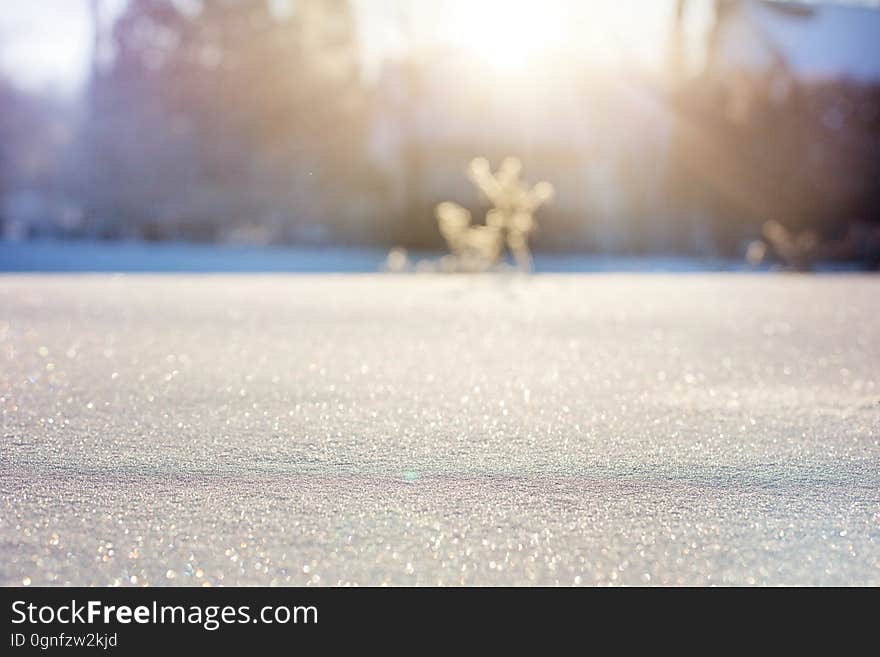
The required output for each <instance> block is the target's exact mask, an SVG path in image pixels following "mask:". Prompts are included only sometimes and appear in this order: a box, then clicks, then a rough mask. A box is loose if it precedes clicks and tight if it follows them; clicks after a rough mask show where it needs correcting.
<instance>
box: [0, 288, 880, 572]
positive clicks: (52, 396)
mask: <svg viewBox="0 0 880 657" xmlns="http://www.w3.org/2000/svg"><path fill="white" fill-rule="evenodd" d="M0 364H2V367H0V409H2V440H0V584H5V585H22V584H30V585H35V586H36V585H47V584H53V585H62V584H74V585H88V584H98V585H107V584H120V585H131V584H137V585H144V584H152V585H169V584H175V585H181V584H183V585H202V584H211V585H219V584H226V585H233V584H279V585H285V584H294V585H303V584H313V585H314V584H320V585H337V584H349V583H351V584H383V583H389V584H562V585H569V584H646V583H647V584H871V585H880V278H870V277H867V276H855V275H852V276H851V275H840V276H823V277H809V276H797V275H776V276H769V275H736V274H715V275H713V274H699V275H666V276H663V275H594V276H576V275H575V276H537V277H533V278H520V277H502V276H486V277H483V278H479V277H463V276H462V277H459V276H429V275H425V276H399V277H396V276H381V275H375V276H345V275H338V276H323V275H321V276H301V275H299V276H298V275H273V276H260V275H253V276H106V275H96V276H91V275H85V276H71V275H66V276H5V277H0Z"/></svg>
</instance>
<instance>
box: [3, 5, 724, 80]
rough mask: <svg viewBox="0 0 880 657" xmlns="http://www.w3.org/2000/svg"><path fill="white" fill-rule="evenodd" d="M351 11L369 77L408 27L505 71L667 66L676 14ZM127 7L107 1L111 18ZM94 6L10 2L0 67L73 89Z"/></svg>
mask: <svg viewBox="0 0 880 657" xmlns="http://www.w3.org/2000/svg"><path fill="white" fill-rule="evenodd" d="M292 1H293V2H294V3H295V1H296V0H292ZM352 2H353V5H354V7H355V10H356V12H357V16H358V19H359V26H360V30H361V47H362V49H363V52H364V59H365V65H366V67H367V71H368V72H369V71H370V70H375V68H376V67H377V66H378V64H379V63H380V62H381V61H382V59H383V57H385V56H387V55H389V54H394V53H395V52H400V51H401V50H403V49H404V48H405V47H406V40H405V39H404V38H403V37H402V34H401V30H400V27H401V25H402V24H407V22H408V24H409V25H411V33H412V38H413V40H414V41H415V42H416V44H418V45H420V46H431V45H439V44H443V43H447V44H452V45H453V46H454V47H456V48H459V49H464V50H468V51H471V52H473V53H474V54H475V55H476V56H480V57H482V58H484V59H486V60H487V61H489V62H490V63H493V64H497V65H499V66H502V67H505V66H506V67H516V66H520V65H523V64H525V63H526V62H527V60H528V58H529V57H531V56H533V55H535V54H538V53H540V52H543V51H546V50H553V49H559V48H560V47H561V49H565V50H567V51H569V52H576V53H577V54H578V56H583V57H585V58H588V59H589V60H591V61H594V62H609V63H614V62H617V61H620V60H622V59H623V60H635V61H637V62H639V63H641V64H643V65H647V66H649V67H650V66H652V65H657V64H658V63H659V62H660V60H661V58H662V53H663V47H664V39H665V38H666V35H667V33H668V30H669V27H670V25H671V20H672V18H671V16H672V7H673V1H672V0H651V1H649V2H645V1H644V0H639V1H636V0H630V1H629V2H620V1H619V0H592V1H587V0H352ZM124 3H125V0H104V5H105V6H106V8H107V9H108V10H109V13H111V14H112V13H114V12H118V11H119V9H120V8H121V7H122V6H123V5H124ZM704 4H705V6H706V7H708V6H709V2H707V1H705V0H704ZM88 7H89V0H4V6H3V11H2V12H0V67H2V69H3V70H4V71H6V72H8V73H10V74H12V75H13V77H14V78H15V79H16V81H17V82H18V83H19V84H22V85H23V86H26V87H28V88H31V89H43V88H47V87H48V88H55V89H58V90H61V91H71V90H74V89H76V88H77V86H78V85H79V84H80V83H81V82H82V80H83V78H84V76H85V72H86V70H87V62H88V56H89V51H90V47H91V46H90V44H91V32H90V25H89V14H88ZM536 8H537V10H536Z"/></svg>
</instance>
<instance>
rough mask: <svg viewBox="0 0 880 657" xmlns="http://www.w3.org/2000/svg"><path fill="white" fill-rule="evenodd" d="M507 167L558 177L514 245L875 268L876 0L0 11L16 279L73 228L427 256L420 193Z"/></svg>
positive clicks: (47, 3) (94, 3)
mask: <svg viewBox="0 0 880 657" xmlns="http://www.w3.org/2000/svg"><path fill="white" fill-rule="evenodd" d="M508 155H514V156H517V157H519V158H520V159H521V160H522V162H523V164H524V175H525V177H526V178H527V179H528V180H530V181H532V182H535V181H537V180H548V181H550V182H551V183H553V185H554V187H555V189H556V198H555V199H554V201H553V203H551V204H549V205H547V206H546V207H542V208H541V210H540V211H539V213H538V217H537V218H538V222H539V225H540V230H539V232H537V233H536V234H535V236H534V239H533V248H534V250H535V251H536V252H537V253H538V254H539V255H540V254H559V257H569V258H574V259H575V260H576V258H577V257H580V256H584V257H603V258H609V259H613V258H623V257H634V256H642V257H682V258H695V259H707V258H709V259H717V260H719V261H725V260H726V261H729V262H745V261H746V260H748V261H749V262H751V263H752V264H753V265H757V264H759V263H761V264H767V263H769V264H773V263H780V264H783V265H788V266H792V267H796V268H804V269H809V268H813V267H815V266H818V265H823V264H828V263H837V264H838V265H841V266H846V267H851V268H861V269H876V268H877V267H878V266H880V9H878V7H877V3H855V2H810V3H806V2H776V1H759V0H742V1H731V0H653V1H652V2H615V1H611V0H594V1H580V0H570V1H566V0H541V2H537V1H531V0H523V1H521V2H520V1H516V0H470V1H469V0H447V1H441V0H29V1H28V2H5V3H3V7H2V9H0V236H2V240H3V243H2V244H0V269H16V268H21V269H27V268H29V265H30V266H33V267H37V264H34V263H39V262H40V261H39V257H40V256H39V253H40V251H39V249H36V250H35V248H34V247H33V245H39V247H40V248H45V245H46V244H51V245H52V250H51V251H49V252H46V251H45V250H44V251H43V252H42V253H44V255H45V253H49V254H50V257H51V258H54V259H56V260H57V259H59V258H60V259H62V260H65V259H71V260H75V258H76V256H75V254H76V253H77V249H78V248H79V249H81V251H80V252H82V253H86V254H88V253H92V254H93V253H94V251H88V250H85V251H82V249H83V248H85V247H84V245H85V246H88V247H89V248H91V247H92V246H94V245H97V244H102V245H104V247H107V248H111V247H112V248H113V249H117V250H118V252H119V253H124V252H125V248H128V247H131V246H132V245H135V246H137V247H138V248H141V247H142V246H143V245H145V244H153V245H156V244H159V243H161V244H166V245H177V246H179V245H181V244H202V245H206V244H207V245H227V246H228V245H238V246H241V245H245V246H248V247H249V248H251V247H261V248H265V247H271V248H280V247H284V248H287V247H295V248H298V249H306V250H311V251H313V252H315V253H318V252H322V251H321V250H322V249H324V250H326V249H337V250H338V249H340V248H341V249H343V250H342V251H334V253H337V252H338V253H343V254H344V253H348V254H350V257H351V258H352V259H353V260H352V262H355V261H356V259H357V258H358V257H362V256H358V255H357V254H363V253H372V252H376V253H384V252H385V251H387V250H388V248H389V247H392V246H395V245H399V246H403V247H406V248H408V249H414V250H423V251H426V252H431V251H442V250H443V249H444V246H445V245H444V242H443V239H442V237H441V235H440V233H439V231H438V229H437V223H436V220H435V218H434V214H433V208H434V206H435V205H436V204H437V203H439V202H441V201H446V200H452V201H455V202H457V203H459V204H461V205H463V206H465V207H466V208H468V209H470V210H472V212H473V213H474V216H475V217H482V216H483V215H484V213H485V204H484V203H483V202H482V201H481V199H480V198H479V196H478V194H477V192H476V190H475V189H474V188H473V186H472V185H471V184H470V183H469V182H468V180H467V177H466V176H465V169H466V167H467V164H468V162H469V161H470V160H471V159H472V158H474V157H476V156H485V157H487V158H489V160H490V161H491V162H492V163H493V166H497V164H498V163H499V162H500V160H501V159H502V158H503V157H504V156H508ZM102 248H103V247H102ZM271 248H270V249H269V250H270V251H271ZM344 249H351V250H349V251H345V250H344ZM148 252H150V253H159V252H158V251H155V250H154V251H149V250H148ZM324 252H326V251H324ZM46 257H49V256H46ZM84 257H87V256H84ZM340 257H341V258H343V261H344V258H345V257H346V256H345V255H343V256H340ZM575 260H569V261H568V262H575ZM264 262H272V261H271V260H266V261H264ZM357 262H371V261H370V259H369V257H367V259H366V260H363V259H362V260H360V261H357ZM539 263H540V260H539ZM370 266H372V265H370ZM40 267H42V268H52V267H51V266H49V265H48V264H46V263H45V262H44V263H43V265H41V266H40ZM40 267H38V268H40ZM270 268H271V267H270ZM282 268H283V267H282ZM340 268H343V269H344V268H345V263H344V262H342V264H341V265H340ZM355 268H357V265H355ZM573 268H576V267H574V266H573ZM539 269H540V266H539Z"/></svg>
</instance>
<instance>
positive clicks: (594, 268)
mask: <svg viewBox="0 0 880 657" xmlns="http://www.w3.org/2000/svg"><path fill="white" fill-rule="evenodd" d="M387 255H388V251H387V249H378V248H376V249H370V248H343V247H280V246H231V245H220V244H189V243H180V242H172V243H161V244H154V243H147V242H88V241H83V242H76V241H74V242H70V241H68V242H63V241H33V242H12V241H6V242H4V241H0V272H129V273H135V272H203V273H204V272H214V273H217V272H226V273H230V272H233V273H235V272H237V273H243V272H262V273H267V272H297V273H329V272H346V273H375V272H377V271H380V270H381V269H382V268H383V265H384V262H385V258H386V256H387ZM441 255H442V254H440V253H415V254H411V258H410V259H411V260H412V261H414V262H415V261H418V260H423V259H428V260H436V259H437V258H439V257H440V256H441ZM745 268H746V265H745V263H744V262H743V261H733V260H724V259H717V258H715V259H711V258H710V259H706V258H703V259H699V258H688V257H676V256H643V257H640V256H632V257H626V256H611V255H609V256H603V255H564V254H541V253H539V254H537V255H536V256H535V269H536V270H537V271H538V272H607V271H616V272H620V271H631V272H694V271H731V270H733V271H736V270H742V269H745Z"/></svg>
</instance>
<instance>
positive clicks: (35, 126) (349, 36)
mask: <svg viewBox="0 0 880 657" xmlns="http://www.w3.org/2000/svg"><path fill="white" fill-rule="evenodd" d="M95 4H96V5H97V4H98V3H95ZM276 4H277V3H276ZM273 6H274V5H273V3H270V2H229V1H218V2H206V3H202V4H201V6H200V7H199V9H198V11H196V12H192V13H187V12H186V11H184V9H183V8H182V5H181V4H180V3H175V2H171V1H170V0H130V2H128V4H127V7H126V8H125V10H124V11H123V12H122V14H121V15H120V16H119V17H118V18H117V19H116V20H115V22H114V23H113V25H112V29H109V30H104V31H102V29H101V28H100V27H98V28H97V29H96V39H95V59H94V64H93V69H94V70H93V71H92V73H91V76H90V81H89V83H88V88H87V89H86V91H85V94H84V98H82V100H81V102H80V103H79V105H74V104H72V103H71V106H69V107H67V108H65V109H66V111H67V114H66V115H65V116H62V114H63V112H62V109H61V108H58V109H57V111H56V109H55V108H54V107H53V106H52V104H51V103H48V104H47V103H45V102H40V101H39V100H38V99H33V98H28V97H27V96H24V95H22V94H17V93H16V91H15V90H14V89H12V88H11V87H10V86H9V85H8V84H5V85H4V86H3V88H2V93H3V97H2V100H0V103H2V107H3V110H2V111H3V119H2V123H0V130H3V132H4V133H8V136H7V134H3V135H2V136H0V142H2V149H3V160H2V162H3V164H2V166H3V168H2V170H0V180H2V184H3V185H4V187H5V189H6V190H25V191H26V192H29V193H24V194H22V193H19V194H17V195H15V197H14V198H13V199H11V200H12V202H13V203H14V204H15V203H17V204H18V205H17V206H16V207H14V208H13V210H14V212H9V211H7V214H17V215H24V216H25V217H28V216H29V213H30V215H31V216H30V217H29V218H30V219H31V221H29V222H27V223H28V226H27V231H29V232H30V233H37V234H39V233H41V232H44V233H51V234H56V235H57V234H61V235H63V236H68V237H77V236H88V237H97V238H101V239H117V238H142V239H147V240H170V239H185V240H196V241H214V240H218V239H242V240H248V241H266V242H295V241H320V240H323V239H329V238H330V237H331V236H332V237H334V238H335V239H345V240H350V241H357V242H363V241H365V240H370V239H372V238H373V237H374V236H373V235H372V231H371V230H369V228H370V226H369V221H368V219H369V218H368V217H366V216H365V215H364V208H365V207H367V206H368V205H369V204H367V203H365V202H364V200H365V198H366V197H369V196H371V195H374V194H375V189H374V188H375V184H376V181H375V176H374V174H373V172H372V170H371V169H370V168H369V167H368V166H367V163H366V160H365V157H364V139H365V129H366V128H367V126H368V108H367V106H366V93H365V89H364V87H363V85H362V84H361V81H360V78H359V62H358V58H357V43H356V33H355V25H354V19H353V16H352V13H351V8H350V6H349V4H348V3H347V2H346V0H320V1H312V2H298V3H296V6H297V8H298V9H297V11H279V10H277V9H276V10H273ZM277 6H281V5H277ZM98 24H99V23H98V21H97V20H96V25H98ZM74 114H75V118H74V117H73V115H74ZM71 119H73V120H71ZM53 120H54V121H55V123H57V125H58V126H59V127H58V130H61V131H62V132H64V133H65V134H57V135H53V134H52V128H51V125H50V124H51V123H52V122H53ZM34 157H37V158H41V159H42V161H40V162H34V161H31V160H32V159H33V158H34ZM9 200H10V199H9V198H7V201H9ZM41 219H42V220H41ZM10 230H12V227H11V226H7V232H9V231H10Z"/></svg>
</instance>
